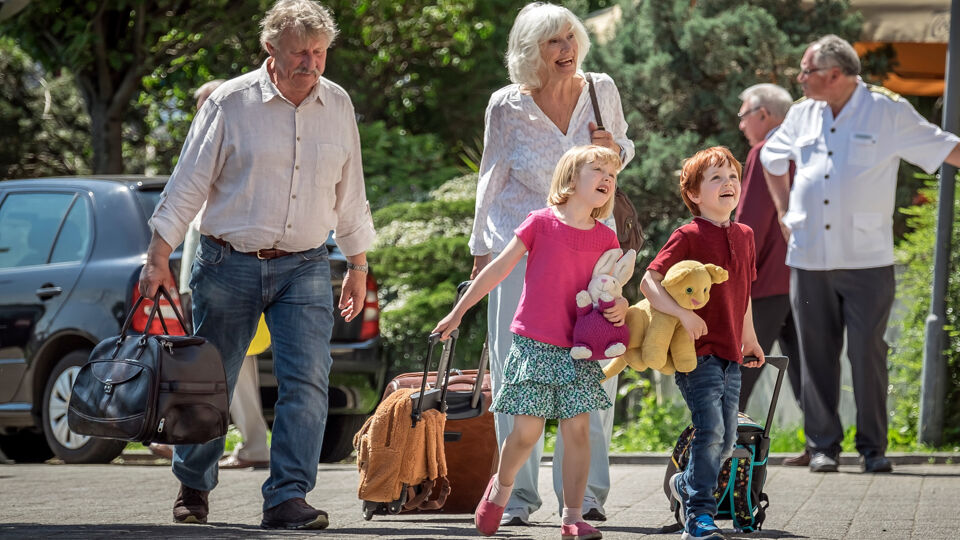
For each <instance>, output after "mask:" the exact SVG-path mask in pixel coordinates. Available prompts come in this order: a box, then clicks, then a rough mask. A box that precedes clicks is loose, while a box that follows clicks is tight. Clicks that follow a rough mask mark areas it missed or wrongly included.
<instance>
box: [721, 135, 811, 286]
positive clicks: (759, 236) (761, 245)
mask: <svg viewBox="0 0 960 540" xmlns="http://www.w3.org/2000/svg"><path fill="white" fill-rule="evenodd" d="M765 142H766V140H764V141H763V142H761V143H759V144H757V145H756V146H754V147H753V148H751V149H750V153H749V154H747V161H746V163H744V166H743V180H742V181H741V184H740V205H739V206H737V213H736V217H735V218H734V219H736V220H737V221H738V222H740V223H743V224H744V225H747V226H749V227H750V228H751V229H753V238H754V242H756V247H757V280H756V281H754V282H753V289H752V294H751V296H752V297H753V298H764V297H767V296H775V295H780V294H790V268H789V267H788V266H787V263H786V260H787V241H786V240H784V239H783V233H782V232H781V230H780V223H779V222H778V220H777V208H776V206H774V204H773V198H772V197H771V196H770V190H769V188H768V187H767V181H766V179H765V178H764V177H763V166H762V165H761V164H760V150H762V149H763V143H765ZM795 169H796V167H794V166H793V163H791V164H790V180H791V181H792V180H793V172H794V170H795Z"/></svg>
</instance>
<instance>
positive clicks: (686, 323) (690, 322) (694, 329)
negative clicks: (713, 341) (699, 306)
mask: <svg viewBox="0 0 960 540" xmlns="http://www.w3.org/2000/svg"><path fill="white" fill-rule="evenodd" d="M679 318H680V324H682V325H683V327H684V328H685V329H686V330H687V335H689V336H690V339H692V340H694V341H696V340H698V339H700V338H701V337H703V336H705V335H706V334H707V323H705V322H703V319H701V318H700V316H699V315H697V314H696V313H694V312H693V311H686V313H684V314H683V315H681V316H680V317H679Z"/></svg>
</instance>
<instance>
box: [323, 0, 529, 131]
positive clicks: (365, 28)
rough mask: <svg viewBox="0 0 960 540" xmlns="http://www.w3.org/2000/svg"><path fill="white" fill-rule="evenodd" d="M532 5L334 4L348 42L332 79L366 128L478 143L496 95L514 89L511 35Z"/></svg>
mask: <svg viewBox="0 0 960 540" xmlns="http://www.w3.org/2000/svg"><path fill="white" fill-rule="evenodd" d="M525 4H526V2H525V1H518V0H439V1H432V2H426V1H422V0H417V1H408V0H360V1H356V0H335V1H330V2H328V5H329V6H330V7H331V8H332V9H333V11H334V14H335V18H336V19H337V24H338V25H339V26H340V29H341V34H340V37H338V38H337V40H338V41H337V43H336V45H335V46H334V48H333V49H332V50H331V55H330V59H329V62H328V63H327V75H328V76H329V77H330V78H331V79H332V80H334V81H337V82H338V83H340V84H342V85H343V86H344V87H345V88H346V89H347V90H348V91H349V92H350V95H351V96H352V97H353V101H354V105H355V106H356V108H357V113H358V114H359V115H360V117H361V120H362V121H364V122H372V121H375V120H383V121H384V122H386V125H387V126H389V127H395V126H402V127H404V128H405V129H407V130H409V131H410V132H412V133H436V134H438V135H440V136H441V137H443V138H444V139H445V140H449V141H451V142H456V141H463V140H471V139H472V138H473V136H474V135H476V134H477V133H479V132H480V130H481V129H482V122H483V108H484V106H485V105H486V103H487V100H488V99H489V97H490V93H491V92H492V91H493V90H494V89H496V88H498V87H500V86H503V85H504V84H506V82H507V70H506V68H505V67H504V64H503V56H504V54H505V52H506V44H507V34H508V33H509V31H510V25H511V24H512V21H513V17H514V16H515V15H516V13H517V11H518V10H519V8H520V7H522V6H523V5H525Z"/></svg>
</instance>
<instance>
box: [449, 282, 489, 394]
mask: <svg viewBox="0 0 960 540" xmlns="http://www.w3.org/2000/svg"><path fill="white" fill-rule="evenodd" d="M471 283H473V281H471V280H468V281H464V282H461V283H460V284H459V285H457V302H459V301H460V298H461V297H462V296H463V295H464V294H466V292H467V289H468V288H470V284H471ZM488 335H489V334H488ZM451 354H452V353H451ZM444 360H446V361H447V362H449V361H450V355H447V356H445V357H443V358H441V359H440V361H441V362H443V361H444ZM489 361H490V351H489V348H488V340H487V339H484V340H483V349H482V350H481V351H480V363H479V364H478V365H477V379H476V380H475V381H474V383H473V395H471V396H470V408H472V409H476V408H477V405H478V404H479V403H480V395H481V394H482V393H483V376H484V375H485V374H486V373H487V364H488V363H489ZM448 377H449V375H448ZM437 384H440V371H439V370H438V371H437Z"/></svg>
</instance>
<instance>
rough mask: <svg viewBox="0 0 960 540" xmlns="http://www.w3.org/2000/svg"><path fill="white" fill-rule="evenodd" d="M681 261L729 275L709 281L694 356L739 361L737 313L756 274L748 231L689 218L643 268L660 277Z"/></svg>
mask: <svg viewBox="0 0 960 540" xmlns="http://www.w3.org/2000/svg"><path fill="white" fill-rule="evenodd" d="M685 259H691V260H694V261H700V262H701V263H703V264H707V263H712V264H715V265H717V266H720V267H722V268H724V269H725V270H726V271H727V272H728V273H729V274H730V277H729V279H727V281H725V282H723V283H715V284H714V285H713V288H711V289H710V300H709V301H708V302H707V305H705V306H703V307H702V308H700V309H698V310H697V315H699V316H700V318H701V319H703V322H705V323H706V324H707V333H706V335H704V336H703V337H701V338H700V339H698V340H697V343H696V345H697V356H705V355H708V354H715V355H717V356H719V357H720V358H723V359H725V360H730V361H731V362H736V363H738V364H740V363H743V353H742V352H741V349H742V345H743V344H742V338H743V316H744V314H745V313H746V312H747V303H748V302H749V300H750V283H751V282H753V280H754V279H756V277H757V270H756V266H755V261H756V252H755V250H754V243H753V231H752V230H751V229H750V227H748V226H746V225H744V224H742V223H736V222H731V223H730V226H729V227H718V226H716V225H714V224H713V223H711V222H710V221H707V220H706V219H703V218H700V217H698V218H694V220H693V221H692V222H690V223H688V224H686V225H684V226H682V227H680V228H679V229H677V230H675V231H673V234H671V235H670V238H669V239H668V240H667V243H666V244H665V245H664V246H663V247H662V248H660V253H658V254H657V256H656V258H655V259H653V262H651V263H650V265H649V266H647V270H652V271H654V272H657V273H659V274H660V275H666V274H667V270H669V269H670V267H671V266H673V265H674V264H676V263H677V262H679V261H682V260H685Z"/></svg>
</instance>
